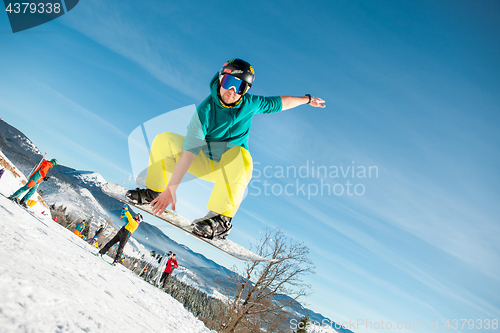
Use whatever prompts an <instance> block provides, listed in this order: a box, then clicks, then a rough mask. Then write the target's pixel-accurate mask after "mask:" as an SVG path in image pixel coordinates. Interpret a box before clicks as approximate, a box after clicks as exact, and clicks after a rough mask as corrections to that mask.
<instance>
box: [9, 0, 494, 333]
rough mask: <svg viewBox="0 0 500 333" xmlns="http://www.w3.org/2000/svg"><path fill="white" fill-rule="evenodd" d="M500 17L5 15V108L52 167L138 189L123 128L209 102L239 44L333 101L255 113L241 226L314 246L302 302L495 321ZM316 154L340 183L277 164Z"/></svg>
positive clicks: (411, 317)
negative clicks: (17, 18)
mask: <svg viewBox="0 0 500 333" xmlns="http://www.w3.org/2000/svg"><path fill="white" fill-rule="evenodd" d="M499 14H500V5H499V3H498V2H496V1H483V2H480V3H472V2H467V1H453V2H452V1H442V2H439V3H437V2H432V1H421V2H409V1H400V2H394V1H377V2H374V1H340V2H339V1H337V2H331V1H315V2H314V3H312V2H305V1H304V2H298V1H286V2H273V3H270V2H263V1H254V2H251V3H249V2H245V3H241V4H239V3H230V2H220V3H213V2H211V3H205V2H187V1H186V2H171V3H165V2H163V1H147V2H141V3H140V5H138V4H137V3H135V2H134V3H133V4H132V3H128V2H122V1H107V2H103V1H97V0H86V1H84V2H82V1H81V2H80V3H79V4H78V6H77V7H75V9H73V10H72V11H71V12H69V13H68V14H66V15H64V16H62V17H61V18H59V19H57V20H55V21H52V22H49V23H47V24H44V25H42V26H39V27H36V28H33V29H30V30H27V31H25V32H20V33H16V34H12V33H11V30H10V26H9V23H8V19H7V15H0V59H1V60H2V61H1V64H0V73H1V76H0V117H2V118H4V120H5V121H7V122H8V123H10V124H12V125H13V126H15V127H17V128H18V129H20V130H21V131H23V132H24V133H25V134H26V135H28V137H30V138H31V139H32V140H33V141H34V142H35V143H36V144H37V146H38V147H39V148H40V149H41V150H42V151H47V152H48V156H49V157H51V158H52V157H56V158H57V159H58V160H59V161H60V163H62V164H64V165H67V166H70V167H73V168H76V169H83V170H93V171H97V172H99V173H101V174H102V175H103V176H104V178H105V179H106V180H108V181H112V182H116V183H120V184H123V185H125V186H127V187H133V186H134V183H133V180H132V177H131V175H132V167H131V162H130V157H129V148H128V136H129V135H130V133H131V132H132V131H133V130H134V129H135V128H137V127H138V126H140V125H141V124H143V123H145V122H147V121H149V120H151V119H153V118H154V117H157V116H159V115H163V114H164V113H166V112H169V111H172V110H177V109H179V108H182V107H185V106H188V105H192V104H195V105H198V104H199V103H200V102H201V101H202V100H203V99H204V98H205V97H206V96H207V95H208V93H209V91H208V82H209V80H210V79H211V78H212V76H213V74H214V73H215V71H217V70H219V69H220V67H221V65H222V64H223V63H224V62H225V61H226V60H228V59H231V58H233V57H240V58H243V59H245V60H247V61H249V62H250V63H251V64H252V65H253V66H254V68H255V71H256V81H255V84H254V87H253V88H252V90H251V93H253V94H258V95H304V94H306V93H310V94H313V95H314V96H318V97H321V98H323V99H324V100H326V104H327V107H326V108H325V109H316V108H311V107H308V106H301V107H298V108H296V109H293V110H288V111H285V112H282V113H279V114H274V115H268V116H263V115H262V116H258V117H255V118H254V120H253V125H252V132H251V137H250V152H251V153H252V156H253V160H254V162H258V163H259V164H256V166H255V169H256V170H255V171H254V178H253V183H252V186H251V187H249V192H248V195H247V197H246V199H245V201H244V202H243V204H242V206H241V209H240V211H239V212H238V214H237V215H236V217H235V219H234V231H233V232H232V234H231V238H232V239H233V240H235V241H237V242H239V243H241V244H242V245H244V246H246V247H249V246H250V243H251V242H253V241H254V240H255V239H257V238H259V237H260V234H261V232H262V230H263V229H264V228H265V227H266V226H269V227H272V228H281V229H283V230H284V231H285V233H286V234H287V235H288V236H289V237H291V238H293V239H296V240H301V241H303V242H304V243H305V245H307V246H308V247H309V248H310V250H311V258H312V260H313V261H314V263H315V264H316V272H317V273H316V274H315V275H313V276H310V277H308V278H307V282H308V283H310V284H311V285H312V288H313V292H314V293H313V295H312V296H311V297H309V298H308V299H307V300H306V301H307V303H308V305H309V306H310V307H311V308H312V309H313V310H315V311H318V312H321V313H322V314H324V315H325V316H328V317H329V318H331V319H332V320H335V321H339V322H342V321H348V320H349V319H351V320H353V321H356V320H357V319H363V320H368V321H370V322H372V323H376V322H379V323H380V322H381V321H382V320H383V321H384V322H388V321H390V322H392V323H397V322H402V323H406V322H411V323H413V322H422V323H423V329H414V330H412V329H409V330H407V331H414V332H422V331H429V332H431V331H432V332H436V330H430V329H429V328H428V323H429V321H431V322H435V321H436V320H439V322H440V330H443V331H444V329H443V326H442V325H443V323H444V321H445V320H446V319H450V320H452V319H462V318H467V319H474V320H479V319H481V320H485V319H495V318H496V319H498V318H499V317H500V299H499V297H498V295H499V294H498V292H495V291H497V290H500V288H499V287H500V278H499V277H500V269H499V267H500V265H499V264H500V260H499V255H500V246H499V243H498V235H499V231H500V225H499V222H500V221H499V216H500V214H499V213H500V208H499V207H500V206H499V205H498V202H499V199H500V198H499V191H498V188H499V185H500V179H499V175H498V170H499V167H500V158H499V157H500V156H499V153H498V146H499V143H500V142H499V141H500V140H499V139H500V136H499V134H498V128H499V125H500V122H499V120H500V119H499V118H500V116H499V111H500V110H499V108H500V75H499V74H500V60H499V59H500V44H499V43H498V40H499V37H500V23H499V22H498V17H499ZM176 123H177V121H173V122H172V123H170V124H166V125H165V127H168V126H172V124H174V125H176ZM178 123H179V124H178V128H179V132H182V131H184V130H185V128H184V124H182V125H181V123H182V121H181V120H179V121H178ZM313 164H314V166H325V167H326V168H327V170H328V171H329V174H328V177H323V178H322V177H318V176H317V175H316V176H315V177H312V174H310V176H309V177H308V178H301V177H300V176H296V177H294V176H293V175H290V177H288V178H286V177H281V176H280V174H279V173H278V174H276V173H277V172H278V171H279V170H280V167H282V168H284V169H285V170H286V168H287V167H288V168H289V170H292V169H293V168H295V169H296V170H299V169H300V167H304V168H305V167H306V166H307V165H309V166H310V167H311V166H312V165H313ZM370 166H372V167H374V169H372V170H377V173H373V174H372V176H371V177H368V176H367V175H366V177H362V176H363V174H362V173H360V174H358V171H360V170H362V169H363V168H365V169H366V170H368V168H369V167H370ZM266 167H267V169H266V172H267V173H266V174H265V175H264V169H265V168H266ZM348 167H349V168H352V167H354V168H355V170H356V173H355V174H354V177H353V175H352V173H350V172H347V173H346V175H345V177H344V175H342V171H341V170H344V171H346V170H347V168H348ZM341 168H342V169H341ZM309 170H312V169H309ZM335 170H338V177H337V178H335V177H334V176H335V174H334V173H332V174H330V172H333V171H335ZM349 170H350V171H352V169H349ZM259 175H260V177H259ZM266 175H267V176H271V177H270V178H266ZM264 181H267V184H269V185H268V188H267V190H268V192H267V194H268V195H266V192H265V188H264ZM297 182H298V183H297ZM347 182H349V184H351V185H348V183H347ZM184 185H185V186H183V187H181V188H180V189H179V192H178V197H179V204H178V212H179V213H181V214H182V215H185V216H186V217H188V218H195V217H199V216H201V215H204V214H205V208H204V206H205V203H206V200H207V198H208V196H209V194H210V186H209V184H206V183H203V182H187V183H185V184H184ZM287 185H288V188H287V187H286V186H287ZM301 185H303V186H304V187H302V188H303V189H305V191H307V189H308V188H310V190H311V191H312V193H314V190H315V189H316V188H317V189H318V190H319V191H318V192H319V193H318V194H316V195H311V196H310V197H309V198H308V196H307V192H306V194H303V193H302V192H301V191H299V190H298V188H300V186H301ZM356 185H357V190H358V194H360V193H361V192H362V195H358V194H356V193H354V189H355V188H354V186H356ZM321 186H323V189H324V192H323V195H321V192H320V188H321ZM327 186H329V187H330V190H331V189H335V190H336V191H337V192H336V193H337V194H339V193H340V189H344V192H343V193H342V195H335V194H332V193H330V194H329V195H328V194H327V193H326V189H327ZM335 186H336V187H335ZM349 186H350V187H349ZM348 187H349V190H350V192H349V193H351V194H353V193H354V194H353V195H349V194H348V192H347V191H348ZM285 188H287V189H288V190H289V191H288V192H287V193H289V194H292V195H288V194H286V193H285V192H281V193H280V189H281V190H282V191H284V190H285ZM258 189H259V190H260V194H259V195H256V194H258V192H259V191H258ZM273 189H274V193H273V192H272V190H273ZM361 190H363V191H361ZM194 193H195V194H194ZM148 222H151V223H152V224H155V225H157V226H160V227H161V228H162V230H163V231H164V232H165V233H166V234H168V235H170V236H172V238H174V239H176V240H178V241H180V242H182V243H184V244H186V245H188V246H189V247H191V248H193V249H194V250H197V251H200V252H203V253H205V254H206V255H207V256H208V257H210V258H212V259H214V260H216V261H217V262H219V263H222V264H224V265H226V266H231V265H241V264H240V263H238V262H236V261H234V260H231V259H230V258H228V257H227V256H223V255H221V254H220V253H218V252H217V251H215V250H212V249H211V248H208V247H205V246H204V245H203V244H200V243H201V242H198V241H195V240H194V239H193V238H191V237H189V236H187V235H185V234H183V233H180V232H177V231H175V230H174V229H173V228H170V227H167V226H164V225H163V224H162V223H161V222H160V221H158V220H155V219H153V218H150V219H149V221H148ZM365 329H366V327H364V326H359V327H357V328H356V329H354V328H353V330H354V331H356V332H362V331H365ZM366 331H370V330H369V329H367V330H366ZM377 331H382V330H377ZM455 331H463V332H466V331H467V332H468V331H469V330H467V329H463V330H461V329H458V330H455Z"/></svg>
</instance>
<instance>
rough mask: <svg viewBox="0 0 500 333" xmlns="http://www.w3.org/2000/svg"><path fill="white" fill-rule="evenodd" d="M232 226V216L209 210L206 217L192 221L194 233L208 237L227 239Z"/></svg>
mask: <svg viewBox="0 0 500 333" xmlns="http://www.w3.org/2000/svg"><path fill="white" fill-rule="evenodd" d="M232 227H233V225H232V224H231V218H230V217H228V216H224V215H220V214H218V213H216V212H213V211H209V212H208V214H207V215H206V216H205V217H202V218H199V219H196V220H194V221H193V223H191V228H192V229H193V234H195V235H197V236H199V237H203V238H208V239H214V238H219V239H226V238H227V236H228V235H229V232H230V231H231V228H232Z"/></svg>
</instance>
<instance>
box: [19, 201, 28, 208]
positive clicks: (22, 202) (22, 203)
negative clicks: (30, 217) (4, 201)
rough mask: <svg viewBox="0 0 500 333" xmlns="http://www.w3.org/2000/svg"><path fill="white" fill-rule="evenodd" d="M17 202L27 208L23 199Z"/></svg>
mask: <svg viewBox="0 0 500 333" xmlns="http://www.w3.org/2000/svg"><path fill="white" fill-rule="evenodd" d="M19 204H20V205H21V206H23V207H24V208H28V205H27V204H26V201H24V200H21V201H19Z"/></svg>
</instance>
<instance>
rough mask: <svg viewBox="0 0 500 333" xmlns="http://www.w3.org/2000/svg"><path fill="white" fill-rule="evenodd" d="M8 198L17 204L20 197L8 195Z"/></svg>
mask: <svg viewBox="0 0 500 333" xmlns="http://www.w3.org/2000/svg"><path fill="white" fill-rule="evenodd" d="M7 199H9V200H12V201H13V202H15V203H16V204H19V199H18V198H14V197H13V196H12V195H10V196H8V197H7Z"/></svg>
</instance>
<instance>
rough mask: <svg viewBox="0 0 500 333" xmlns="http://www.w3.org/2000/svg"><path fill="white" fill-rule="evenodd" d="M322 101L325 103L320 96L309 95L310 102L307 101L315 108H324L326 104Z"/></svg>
mask: <svg viewBox="0 0 500 333" xmlns="http://www.w3.org/2000/svg"><path fill="white" fill-rule="evenodd" d="M323 103H325V101H324V100H322V99H321V98H319V97H311V103H309V105H310V106H314V107H315V108H324V107H325V106H326V105H325V104H323Z"/></svg>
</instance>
